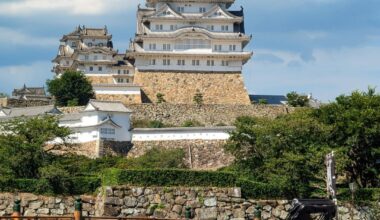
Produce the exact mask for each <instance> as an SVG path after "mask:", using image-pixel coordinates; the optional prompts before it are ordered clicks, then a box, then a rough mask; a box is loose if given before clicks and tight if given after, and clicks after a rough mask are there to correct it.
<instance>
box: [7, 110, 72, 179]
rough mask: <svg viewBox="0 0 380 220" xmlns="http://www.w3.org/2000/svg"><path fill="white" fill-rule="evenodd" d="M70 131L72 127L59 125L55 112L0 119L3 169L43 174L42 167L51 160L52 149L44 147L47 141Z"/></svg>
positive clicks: (18, 173) (10, 172)
mask: <svg viewBox="0 0 380 220" xmlns="http://www.w3.org/2000/svg"><path fill="white" fill-rule="evenodd" d="M69 134H70V131H69V129H68V128H63V127H59V125H58V119H57V118H56V117H53V116H41V117H35V118H17V119H14V120H11V121H7V122H2V123H0V170H3V171H5V172H6V175H7V176H8V177H15V178H37V177H39V169H40V168H41V167H42V166H43V165H44V164H46V163H47V162H48V160H49V150H44V146H45V145H46V143H47V142H48V141H52V140H54V139H55V138H62V139H64V138H65V137H66V136H68V135H69ZM50 149H51V150H52V149H57V148H56V147H55V146H52V147H51V148H50Z"/></svg>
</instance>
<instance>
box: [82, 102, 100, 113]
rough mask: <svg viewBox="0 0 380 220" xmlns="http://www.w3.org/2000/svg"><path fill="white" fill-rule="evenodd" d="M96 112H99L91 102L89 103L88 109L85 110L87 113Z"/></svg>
mask: <svg viewBox="0 0 380 220" xmlns="http://www.w3.org/2000/svg"><path fill="white" fill-rule="evenodd" d="M96 110H97V108H96V107H95V106H94V105H93V104H92V103H91V102H89V103H88V104H87V106H86V108H85V109H84V111H85V112H86V111H96Z"/></svg>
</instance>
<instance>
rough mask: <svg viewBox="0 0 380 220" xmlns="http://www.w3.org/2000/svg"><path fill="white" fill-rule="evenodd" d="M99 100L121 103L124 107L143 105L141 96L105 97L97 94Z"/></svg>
mask: <svg viewBox="0 0 380 220" xmlns="http://www.w3.org/2000/svg"><path fill="white" fill-rule="evenodd" d="M96 99H97V100H102V101H120V102H122V103H123V104H124V105H127V106H128V105H129V104H141V95H105V94H96Z"/></svg>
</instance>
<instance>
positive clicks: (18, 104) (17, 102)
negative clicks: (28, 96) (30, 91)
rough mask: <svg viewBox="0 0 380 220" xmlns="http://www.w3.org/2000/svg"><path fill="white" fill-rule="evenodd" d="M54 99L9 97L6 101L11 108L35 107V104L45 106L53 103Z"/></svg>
mask: <svg viewBox="0 0 380 220" xmlns="http://www.w3.org/2000/svg"><path fill="white" fill-rule="evenodd" d="M53 104H54V100H46V101H43V100H23V99H12V98H9V99H8V100H7V101H6V106H7V107H9V108H23V107H34V106H44V105H53Z"/></svg>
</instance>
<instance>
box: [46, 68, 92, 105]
mask: <svg viewBox="0 0 380 220" xmlns="http://www.w3.org/2000/svg"><path fill="white" fill-rule="evenodd" d="M46 84H47V87H48V91H49V93H50V94H52V95H53V96H54V97H55V99H56V104H57V105H59V106H77V105H86V104H87V103H88V101H89V100H90V99H91V98H93V97H94V92H93V89H92V85H91V82H90V81H89V80H88V79H87V78H86V76H85V75H84V74H83V73H81V72H77V71H66V72H65V73H63V74H62V75H61V76H60V77H58V78H55V79H53V80H48V81H47V82H46Z"/></svg>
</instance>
